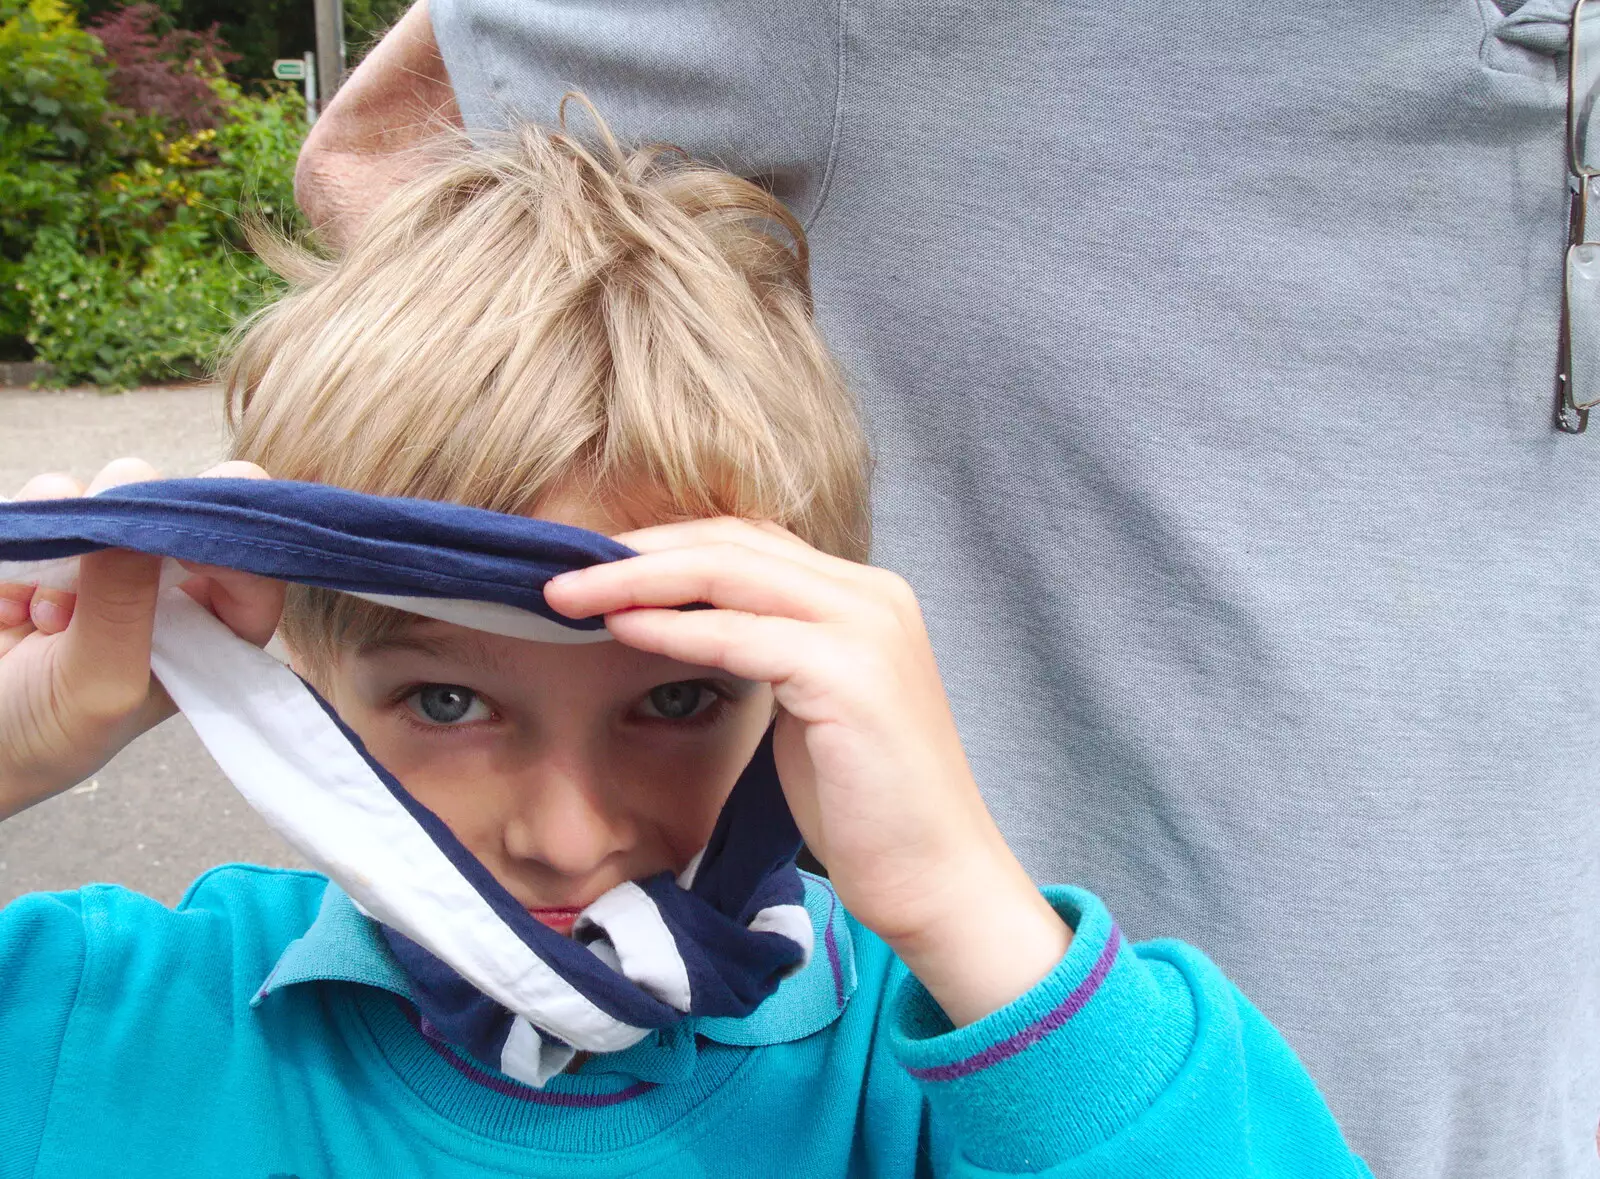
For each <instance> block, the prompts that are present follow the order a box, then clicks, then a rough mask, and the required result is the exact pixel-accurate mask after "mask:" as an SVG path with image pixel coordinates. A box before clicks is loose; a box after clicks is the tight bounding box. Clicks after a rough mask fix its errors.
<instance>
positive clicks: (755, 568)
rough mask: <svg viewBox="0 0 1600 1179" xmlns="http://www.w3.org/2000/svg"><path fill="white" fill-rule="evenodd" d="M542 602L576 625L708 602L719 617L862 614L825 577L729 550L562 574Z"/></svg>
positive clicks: (814, 618)
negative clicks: (725, 613) (730, 613)
mask: <svg viewBox="0 0 1600 1179" xmlns="http://www.w3.org/2000/svg"><path fill="white" fill-rule="evenodd" d="M544 594H545V600H546V601H547V602H549V603H550V605H551V606H552V607H554V608H555V609H556V610H559V611H561V612H562V613H563V614H566V615H567V616H568V617H572V618H585V617H590V616H592V615H595V614H611V613H614V612H616V611H618V610H631V609H635V608H638V607H643V606H685V605H688V604H689V603H691V602H707V603H709V604H710V605H712V606H715V607H717V608H718V609H720V610H741V611H744V612H746V613H749V614H759V615H764V616H772V617H780V618H795V619H800V620H803V621H808V622H818V621H822V620H824V619H830V618H840V617H848V616H849V615H851V614H853V613H856V612H859V610H860V609H861V606H862V601H861V597H860V595H859V594H856V593H854V592H852V589H851V588H850V587H849V586H847V585H845V584H843V583H841V582H839V581H838V580H836V579H834V578H831V577H829V576H827V575H826V574H825V573H823V572H821V571H820V570H817V569H815V568H812V567H810V566H808V565H805V564H801V563H799V562H797V561H793V560H790V559H789V558H788V557H787V556H779V555H775V554H772V553H764V552H758V551H757V550H755V549H752V548H748V547H746V546H745V545H742V544H728V543H720V544H711V545H698V546H696V547H694V548H687V549H664V550H662V551H659V552H654V553H646V554H644V555H642V556H638V557H630V558H628V559H627V560H624V561H614V562H611V563H608V564H605V565H592V566H590V567H589V568H587V569H579V570H576V571H574V572H571V573H563V574H562V575H561V576H559V577H556V578H553V579H551V580H550V581H549V582H548V583H547V584H546V585H545V590H544Z"/></svg>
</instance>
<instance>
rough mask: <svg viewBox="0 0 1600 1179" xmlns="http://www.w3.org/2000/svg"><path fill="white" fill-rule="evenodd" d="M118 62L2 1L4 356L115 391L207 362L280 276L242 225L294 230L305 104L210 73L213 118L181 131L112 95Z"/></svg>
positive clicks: (39, 4)
mask: <svg viewBox="0 0 1600 1179" xmlns="http://www.w3.org/2000/svg"><path fill="white" fill-rule="evenodd" d="M109 68H110V66H109V64H108V63H107V61H106V60H105V58H104V57H103V56H102V55H100V54H99V53H98V51H97V43H96V42H95V41H94V39H93V38H92V37H89V36H88V35H87V34H84V33H83V32H81V31H80V30H78V28H77V27H76V23H75V21H73V20H72V18H71V17H70V16H67V15H65V14H64V13H63V11H62V10H61V9H60V7H59V6H57V5H56V4H55V3H54V2H53V0H31V2H30V4H29V5H28V6H27V7H26V8H24V7H22V5H21V2H20V0H0V355H3V354H5V353H10V354H12V355H20V354H23V353H24V352H25V351H26V350H27V349H29V348H31V350H32V352H33V353H34V354H35V355H36V356H37V357H38V359H40V360H43V361H46V362H48V363H49V364H50V365H52V366H53V367H54V377H53V379H54V380H56V381H57V382H59V383H62V384H69V383H78V382H85V381H87V382H92V383H94V384H97V385H100V386H103V387H108V388H122V387H126V386H129V385H132V384H136V383H138V382H140V381H148V380H170V379H173V378H175V377H184V376H192V375H197V374H199V373H201V372H203V371H204V367H205V365H206V363H207V361H208V359H209V358H210V356H211V354H212V353H213V351H214V350H215V347H216V345H217V343H218V341H219V339H220V337H221V336H222V335H223V334H225V333H226V332H227V331H228V330H229V329H230V328H231V327H232V326H233V324H234V323H235V322H237V320H238V319H239V318H240V317H241V316H242V315H245V314H247V313H248V312H249V311H251V310H252V309H253V308H254V307H256V306H257V305H259V303H260V302H261V301H262V300H263V299H264V298H266V297H269V296H270V295H271V294H272V293H274V292H275V291H276V290H277V289H278V283H277V280H276V279H275V278H274V277H273V276H272V275H271V274H270V273H269V272H268V271H267V269H266V267H265V266H263V265H262V264H261V262H259V261H258V260H257V259H256V258H255V257H254V256H253V255H251V254H250V253H249V252H248V251H247V250H246V249H245V248H244V242H243V241H242V238H241V235H240V230H239V228H238V224H239V219H240V218H241V217H243V216H246V215H250V216H255V217H258V218H260V219H263V220H265V221H268V222H270V223H275V224H277V225H280V226H283V227H284V228H286V229H288V230H289V231H291V232H293V231H294V229H295V217H296V214H295V211H294V195H293V175H294V160H295V155H296V153H297V152H298V150H299V145H300V141H301V139H302V137H303V135H304V132H305V110H304V105H303V103H302V102H301V99H300V96H299V95H298V93H297V92H295V91H294V90H293V88H291V87H287V86H277V85H274V86H271V87H267V88H265V89H264V91H263V93H262V95H260V96H254V95H246V94H244V93H242V92H241V91H240V90H239V88H238V87H237V86H235V85H234V84H233V83H231V82H230V81H228V80H227V79H226V78H225V77H223V76H222V75H221V73H220V72H215V71H214V72H213V74H212V75H211V76H210V82H209V84H210V85H211V86H212V87H214V89H215V91H216V94H217V96H218V98H219V100H220V102H221V109H222V111H223V114H222V117H221V120H220V122H219V123H218V125H217V126H216V127H215V128H206V129H203V130H200V131H196V132H193V133H185V132H184V131H183V129H182V127H181V126H180V125H179V124H178V123H176V122H173V121H170V120H163V119H161V118H159V117H155V116H150V115H136V114H135V113H134V112H131V111H125V110H118V109H116V108H114V107H112V106H111V105H110V104H109V102H108V101H107V99H106V93H107V90H106V78H107V71H108V70H109ZM8 335H9V337H10V339H9V342H8V340H7V339H6V337H7V336H8Z"/></svg>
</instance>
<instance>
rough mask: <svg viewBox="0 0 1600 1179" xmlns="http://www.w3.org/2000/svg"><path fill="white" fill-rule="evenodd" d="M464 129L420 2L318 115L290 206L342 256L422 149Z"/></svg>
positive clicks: (411, 171) (412, 170)
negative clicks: (303, 213)
mask: <svg viewBox="0 0 1600 1179" xmlns="http://www.w3.org/2000/svg"><path fill="white" fill-rule="evenodd" d="M460 128H461V110H460V108H459V107H457V105H456V97H455V92H454V91H453V90H452V89H451V88H450V75H449V74H448V73H446V72H445V68H444V58H442V57H441V56H440V55H439V43H438V42H437V41H436V40H434V36H433V23H432V22H431V21H430V20H429V19H428V3H427V0H417V3H416V4H414V5H412V7H411V8H410V10H409V11H407V13H406V14H405V16H403V17H401V18H400V21H399V22H398V23H397V24H396V25H395V26H394V27H393V28H392V29H390V30H389V32H388V33H387V34H385V36H384V38H383V40H382V41H380V42H378V44H377V45H376V46H375V47H374V48H373V50H372V52H370V53H369V54H367V56H366V57H365V58H364V59H363V60H362V62H361V64H360V65H359V66H357V67H356V69H355V71H354V72H353V73H352V74H351V75H350V76H349V77H348V78H347V79H345V82H344V85H343V86H341V87H340V88H339V90H338V92H337V93H336V94H335V95H334V96H333V99H332V100H331V101H330V102H328V103H327V104H326V106H325V108H324V109H323V111H322V113H321V114H320V115H319V116H318V118H317V122H316V125H315V126H313V127H312V128H311V133H310V135H308V136H307V137H306V142H305V145H304V146H303V147H302V148H301V149H300V159H299V161H298V162H297V163H296V165H295V173H294V193H295V200H296V201H297V202H298V203H299V205H300V208H301V209H302V210H303V211H304V212H305V214H306V217H307V218H308V219H309V220H310V221H311V224H312V226H313V227H314V228H315V229H316V231H317V235H318V237H319V238H320V239H321V240H322V242H323V243H324V244H325V245H327V246H329V247H330V248H332V249H334V250H343V249H345V248H346V247H347V246H349V244H350V243H351V242H352V241H354V240H355V237H356V235H357V234H358V233H359V232H360V230H361V226H362V225H363V224H365V222H366V219H367V216H368V215H369V214H370V213H371V212H372V210H373V209H374V208H376V207H377V206H378V205H379V204H380V203H381V202H382V201H383V198H384V197H386V196H387V195H388V194H389V193H390V192H391V191H393V190H394V189H395V188H396V187H397V186H398V185H400V184H402V183H404V182H405V181H406V180H408V179H410V178H411V177H412V176H414V175H416V173H417V171H418V169H419V168H420V167H422V166H423V165H424V164H425V163H426V161H427V159H428V152H427V148H428V146H429V145H430V144H433V143H436V142H438V141H439V140H440V139H441V138H444V137H448V136H452V135H453V134H455V133H456V132H458V131H459V130H460Z"/></svg>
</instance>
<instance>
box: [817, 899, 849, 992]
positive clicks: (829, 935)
mask: <svg viewBox="0 0 1600 1179" xmlns="http://www.w3.org/2000/svg"><path fill="white" fill-rule="evenodd" d="M838 908H839V901H838V899H837V898H836V897H835V896H834V894H833V892H832V890H829V892H828V927H827V928H826V929H825V930H823V931H822V944H823V945H825V946H827V947H828V965H829V966H831V967H833V1001H834V1002H835V1003H836V1004H838V1006H839V1010H840V1011H843V1010H844V967H843V966H841V965H840V964H839V942H838V939H837V938H835V937H834V936H833V915H834V913H835V912H836V911H837V910H838Z"/></svg>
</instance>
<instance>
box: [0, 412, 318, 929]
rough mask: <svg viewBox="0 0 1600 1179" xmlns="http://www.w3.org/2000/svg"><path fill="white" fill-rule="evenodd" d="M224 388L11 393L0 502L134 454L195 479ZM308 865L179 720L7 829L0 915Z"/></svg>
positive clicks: (172, 893) (2, 843)
mask: <svg viewBox="0 0 1600 1179" xmlns="http://www.w3.org/2000/svg"><path fill="white" fill-rule="evenodd" d="M222 447H223V416H222V403H221V399H220V396H219V395H218V393H217V392H216V390H214V389H204V388H164V389H142V390H138V391H135V392H132V393H125V394H121V395H115V396H103V395H101V394H98V393H29V392H21V391H16V390H7V389H0V494H3V495H14V494H16V491H17V489H18V488H20V487H21V486H22V484H23V483H25V482H27V480H28V479H29V477H31V476H32V475H35V474H38V473H39V472H41V471H70V472H71V473H72V474H73V475H75V476H77V477H78V478H79V479H80V480H83V481H85V482H87V481H88V479H89V478H90V476H92V475H93V474H94V473H95V471H97V470H99V469H100V467H101V466H102V465H104V464H105V463H107V462H109V461H110V460H112V459H114V458H121V457H123V456H125V455H137V456H139V457H140V458H143V459H145V460H147V461H149V462H151V463H153V464H154V465H155V466H156V467H157V468H158V469H160V470H161V471H162V472H163V473H165V474H168V475H193V474H196V473H198V472H199V471H202V470H204V469H205V468H206V467H208V466H210V465H212V464H213V463H215V462H216V461H217V460H218V458H219V457H220V455H221V453H222ZM236 861H247V862H250V863H257V864H285V865H293V864H297V863H299V861H298V859H297V858H296V856H295V854H294V853H293V852H292V851H290V850H289V849H288V848H287V847H286V846H284V845H283V844H282V843H281V842H280V841H279V840H278V838H277V836H275V835H274V834H273V833H272V832H271V831H269V830H268V829H267V828H266V826H265V825H264V824H263V823H262V822H261V820H260V819H258V818H257V817H256V815H255V812H254V811H252V810H251V809H250V808H249V807H248V806H246V805H245V803H244V801H243V800H242V799H241V798H240V797H239V796H238V795H237V794H235V793H234V792H233V788H232V787H231V786H229V785H228V782H227V779H225V778H224V777H223V776H222V775H221V773H220V772H218V770H217V768H216V766H215V764H213V762H212V761H211V758H210V756H209V755H208V754H207V753H206V751H205V748H204V747H203V746H202V745H201V744H200V741H199V739H198V738H197V737H196V736H195V735H194V730H193V729H191V728H190V727H189V725H188V722H187V721H185V720H183V718H182V717H178V718H175V719H173V720H170V721H168V722H167V723H166V724H164V725H162V726H161V727H160V728H158V729H156V730H155V731H153V732H150V733H147V734H145V736H144V737H142V738H140V739H139V740H138V741H136V742H134V744H133V745H131V746H129V747H128V748H127V749H125V750H123V751H122V753H120V754H119V755H118V756H117V757H116V758H115V759H114V760H113V761H112V762H111V763H110V764H108V765H107V766H106V767H105V768H104V769H103V770H101V771H100V772H99V773H98V774H96V775H95V776H94V777H93V778H92V779H90V780H89V781H87V782H84V783H82V784H81V785H79V786H76V787H74V788H73V789H71V790H69V791H67V792H66V793H65V794H62V795H59V796H58V797H56V798H53V799H51V800H49V801H48V802H44V803H41V804H39V805H38V806H36V807H34V808H33V809H31V810H28V811H25V812H23V813H22V814H20V815H17V816H15V817H14V818H11V819H9V820H7V821H6V822H4V823H0V904H4V903H6V902H7V901H9V900H11V899H12V898H14V897H16V896H19V895H20V894H22V893H25V892H34V891H37V890H40V889H66V888H77V887H78V886H79V885H83V884H88V883H91V882H107V883H114V884H123V885H126V886H127V887H129V888H133V889H137V890H139V891H140V892H143V893H148V894H149V895H151V896H153V897H156V898H157V899H159V900H162V901H165V902H166V903H168V904H171V903H173V902H175V901H177V899H178V898H179V897H181V896H182V895H183V890H184V889H185V887H187V886H188V884H189V882H190V881H192V880H193V879H194V878H195V877H196V876H198V875H199V874H200V873H201V872H203V871H205V870H206V869H207V868H210V867H212V866H214V865H216V864H225V863H230V862H236Z"/></svg>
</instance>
